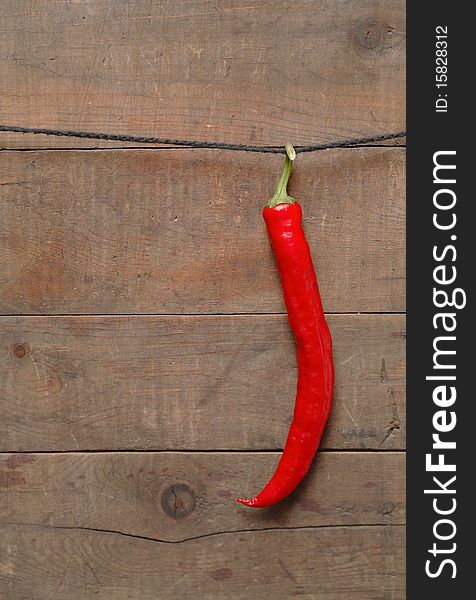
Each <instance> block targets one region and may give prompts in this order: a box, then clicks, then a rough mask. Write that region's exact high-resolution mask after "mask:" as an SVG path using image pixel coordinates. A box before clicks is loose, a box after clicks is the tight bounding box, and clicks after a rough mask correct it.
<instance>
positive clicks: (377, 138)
mask: <svg viewBox="0 0 476 600" xmlns="http://www.w3.org/2000/svg"><path fill="white" fill-rule="evenodd" d="M0 131H4V132H10V133H32V134H34V135H38V134H41V135H52V136H56V137H72V138H83V139H89V140H106V141H111V142H131V143H136V144H164V145H167V146H183V147H185V148H203V149H210V150H235V151H237V152H262V153H269V154H284V153H285V152H286V150H285V148H284V144H283V146H252V145H248V144H229V143H226V142H205V141H200V140H179V139H171V138H162V137H147V136H140V135H127V134H122V133H98V132H94V131H75V130H69V129H45V128H43V127H21V126H19V125H1V124H0ZM405 136H406V131H397V132H394V133H384V134H380V135H373V136H368V137H359V138H351V139H345V140H339V141H334V142H323V143H316V144H310V145H308V146H294V149H295V151H296V153H297V154H300V153H303V152H316V151H318V150H328V149H329V148H347V147H352V146H361V145H364V144H372V143H375V142H383V141H386V140H395V139H398V138H402V137H405Z"/></svg>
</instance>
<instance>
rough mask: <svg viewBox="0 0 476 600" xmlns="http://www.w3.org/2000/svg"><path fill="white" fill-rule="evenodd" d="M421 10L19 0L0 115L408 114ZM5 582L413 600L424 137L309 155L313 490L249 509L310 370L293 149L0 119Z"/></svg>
mask: <svg viewBox="0 0 476 600" xmlns="http://www.w3.org/2000/svg"><path fill="white" fill-rule="evenodd" d="M404 20H405V15H404V2H403V0H339V1H337V0H314V1H312V0H311V1H306V2H304V1H303V2H296V1H289V2H288V1H283V0H281V1H269V2H262V1H254V0H210V1H208V0H177V1H174V2H169V1H157V2H155V1H154V2H151V1H149V0H95V1H94V2H92V1H91V2H89V1H87V0H84V1H73V0H56V1H49V0H6V1H4V2H2V3H1V4H0V29H1V31H2V37H1V42H0V92H1V93H0V122H2V123H11V124H19V125H23V126H30V127H58V128H69V129H86V130H92V131H101V132H113V133H130V134H139V135H164V136H174V137H183V138H189V139H190V138H191V139H204V140H222V141H228V142H238V143H254V144H270V145H275V144H283V143H284V142H287V141H291V142H292V143H294V144H295V145H299V144H307V143H311V142H315V141H331V140H341V139H345V138H349V137H356V136H367V135H368V136H371V135H375V134H380V133H385V132H392V131H398V130H401V129H404V127H405V123H404V120H405V119H404V117H405V115H404ZM0 147H1V152H0V211H1V215H0V259H1V260H0V311H1V314H2V316H1V317H0V340H1V344H0V394H1V402H0V451H1V454H0V523H1V525H0V529H1V537H0V597H1V598H2V600H20V599H25V600H51V599H67V600H79V599H81V600H83V599H84V600H88V599H91V598H97V599H101V600H126V599H128V600H156V599H158V598H160V599H164V600H167V599H169V598H196V597H201V598H204V599H221V598H233V599H243V600H253V599H255V598H256V599H258V598H260V599H261V598H263V597H268V598H273V599H278V600H281V599H285V598H293V597H297V598H302V599H303V600H311V599H319V600H347V599H350V600H401V599H403V598H404V558H403V557H404V522H405V513H404V457H405V454H404V448H405V407H404V377H405V356H404V338H405V315H404V311H405V295H404V294H405V279H404V277H405V270H404V268H405V264H404V244H405V239H404V237H405V234H404V225H405V213H404V159H405V156H404V148H403V147H402V145H401V142H400V143H392V144H383V145H381V146H379V147H361V148H354V149H336V150H332V151H323V152H316V153H313V154H309V155H301V156H299V157H298V160H297V162H296V167H295V173H294V175H293V178H292V182H291V193H292V194H293V195H294V196H296V197H298V198H299V200H300V201H301V203H302V206H303V207H304V214H305V219H304V226H305V230H306V233H307V235H308V237H309V240H310V244H311V250H312V254H313V257H314V260H315V264H316V269H317V272H318V277H319V280H320V283H321V290H322V295H323V299H324V304H325V309H326V311H327V312H328V314H329V323H330V327H331V330H332V334H333V338H334V346H335V365H336V390H335V404H334V410H333V414H332V417H331V420H330V422H329V427H328V429H327V432H326V434H325V439H324V440H323V450H322V451H321V452H320V454H319V455H318V458H317V459H316V461H315V463H314V465H313V467H312V469H311V472H310V474H309V476H308V477H307V479H306V480H305V482H304V483H303V485H301V486H300V487H299V489H298V490H297V491H296V492H295V493H294V494H293V495H292V497H291V498H289V499H288V500H286V501H285V502H283V503H282V504H281V505H279V506H277V507H274V508H271V509H266V510H261V511H257V510H255V511H253V510H250V509H246V508H244V507H242V506H239V505H238V504H237V503H235V502H234V498H235V497H236V495H238V494H241V495H252V494H254V493H256V492H257V491H259V489H260V487H261V486H262V484H263V483H265V482H266V481H267V479H268V477H269V476H270V474H271V473H272V471H273V469H274V466H275V464H276V462H277V460H278V459H279V454H280V451H281V449H282V446H283V443H284V440H285V436H286V432H287V428H288V425H289V422H290V418H291V414H292V408H293V403H294V387H295V380H296V363H295V357H294V349H293V340H292V335H291V333H290V331H289V327H288V325H287V321H286V316H285V307H284V305H283V301H282V298H281V290H280V285H279V279H278V275H277V272H276V267H275V263H274V259H273V255H272V252H271V249H270V246H269V243H268V240H267V236H266V233H265V228H264V224H263V221H262V218H261V210H262V206H263V204H264V203H265V201H266V200H267V199H268V197H269V196H270V194H271V193H272V191H273V188H274V185H275V181H276V178H277V175H278V172H279V170H280V165H281V160H282V158H281V157H279V156H274V155H258V154H256V155H253V154H242V153H233V152H225V151H206V150H186V149H177V148H160V147H155V148H148V147H145V146H142V147H140V146H138V145H135V147H134V145H133V144H122V145H121V144H119V143H115V144H111V143H109V144H107V143H96V142H90V141H87V140H74V139H68V138H52V137H45V136H39V135H38V136H33V135H29V136H25V135H10V134H0Z"/></svg>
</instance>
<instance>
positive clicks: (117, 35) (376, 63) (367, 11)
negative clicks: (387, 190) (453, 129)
mask: <svg viewBox="0 0 476 600" xmlns="http://www.w3.org/2000/svg"><path fill="white" fill-rule="evenodd" d="M0 29H1V30H2V45H1V47H0V61H1V65H2V70H1V77H0V85H1V87H0V94H1V97H2V105H1V115H2V117H1V121H3V122H6V123H16V124H22V125H26V126H36V127H59V128H63V129H65V128H66V129H86V130H93V131H104V132H115V133H135V134H139V135H164V136H166V137H173V138H176V137H179V138H186V139H206V140H224V141H228V142H238V143H239V142H242V143H249V142H252V143H257V144H271V145H276V144H283V143H284V142H285V141H288V140H292V141H293V142H294V143H296V144H303V143H304V144H305V143H311V142H314V141H316V140H320V141H324V140H331V139H332V140H334V139H344V138H348V137H358V136H362V135H374V134H375V133H381V132H386V131H388V132H391V131H398V130H401V129H404V121H405V117H404V111H405V70H404V64H405V45H404V39H405V3H404V0H341V1H340V2H332V1H329V0H318V1H315V2H287V1H286V2H282V1H276V0H275V1H270V2H261V1H260V0H220V1H219V2H210V1H209V0H199V1H196V0H176V1H174V2H172V3H170V2H150V1H149V0H135V1H134V2H132V3H131V2H130V1H129V0H115V1H114V2H110V1H109V0H99V1H97V2H89V3H84V2H70V0H57V1H55V2H43V1H42V0H9V1H8V0H7V1H4V2H2V3H1V6H0ZM74 143H75V144H76V145H77V144H78V143H80V142H77V141H75V142H74ZM86 143H87V142H86ZM1 144H2V146H9V147H12V146H15V145H20V146H28V147H35V145H42V146H44V145H45V144H47V145H50V146H56V147H59V146H65V145H66V146H71V140H68V139H67V138H65V139H61V138H43V139H41V138H38V137H36V136H30V137H29V138H28V139H26V138H25V137H24V136H23V137H21V136H12V135H6V134H4V135H2V142H1ZM89 145H90V143H89Z"/></svg>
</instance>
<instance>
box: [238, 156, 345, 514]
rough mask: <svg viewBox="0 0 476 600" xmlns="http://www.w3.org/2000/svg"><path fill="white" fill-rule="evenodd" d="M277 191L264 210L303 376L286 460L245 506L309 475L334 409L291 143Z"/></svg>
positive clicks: (283, 492)
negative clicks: (293, 183) (293, 186)
mask: <svg viewBox="0 0 476 600" xmlns="http://www.w3.org/2000/svg"><path fill="white" fill-rule="evenodd" d="M286 152H287V155H286V158H285V162H284V168H283V173H282V175H281V178H280V180H279V183H278V187H277V189H276V193H275V194H274V196H273V197H272V198H271V200H270V201H269V202H268V204H267V205H266V208H265V209H264V211H263V216H264V220H265V221H266V225H267V229H268V234H269V237H270V239H271V244H272V247H273V250H274V253H275V255H276V260H277V264H278V269H279V273H280V275H281V283H282V286H283V292H284V300H285V302H286V307H287V311H288V320H289V324H290V326H291V329H292V331H293V333H294V337H295V339H296V349H297V362H298V381H297V393H296V404H295V409H294V418H293V421H292V423H291V427H290V429H289V433H288V437H287V440H286V444H285V447H284V451H283V454H282V456H281V460H280V461H279V464H278V466H277V468H276V471H275V473H274V475H273V476H272V478H271V479H270V481H269V482H268V484H267V485H266V486H265V487H264V489H263V490H262V491H261V492H260V493H259V494H258V495H257V496H256V497H255V498H252V499H249V500H244V499H243V498H237V501H238V502H241V503H242V504H245V505H246V506H253V507H258V508H259V507H263V506H271V505H272V504H275V503H276V502H279V500H282V499H283V498H285V497H286V496H288V495H289V494H290V493H291V492H292V491H293V490H294V489H295V488H296V486H297V485H298V484H299V483H300V482H301V480H302V479H303V478H304V476H305V475H306V473H307V471H308V470H309V467H310V466H311V463H312V460H313V458H314V455H315V453H316V451H317V448H318V447H319V442H320V440H321V436H322V432H323V431H324V427H325V425H326V422H327V419H328V417H329V414H330V411H331V404H332V390H333V387H334V365H333V362H332V339H331V335H330V333H329V328H328V327H327V323H326V321H325V318H324V311H323V309H322V303H321V298H320V295H319V288H318V286H317V279H316V274H315V271H314V267H313V264H312V258H311V253H310V251H309V244H308V243H307V240H306V237H305V235H304V231H303V228H302V224H301V221H302V210H301V207H300V206H299V204H298V203H297V202H296V201H295V200H294V198H291V197H290V196H288V194H287V182H288V179H289V176H290V174H291V169H292V160H293V159H294V157H295V152H294V149H293V148H292V146H287V147H286Z"/></svg>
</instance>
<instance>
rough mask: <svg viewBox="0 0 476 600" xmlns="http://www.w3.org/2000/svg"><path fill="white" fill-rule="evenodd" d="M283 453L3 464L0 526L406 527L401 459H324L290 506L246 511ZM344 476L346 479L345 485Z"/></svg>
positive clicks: (165, 534) (14, 459) (109, 456)
mask: <svg viewBox="0 0 476 600" xmlns="http://www.w3.org/2000/svg"><path fill="white" fill-rule="evenodd" d="M280 456H281V455H280V453H241V452H238V453H188V452H164V453H157V452H151V453H148V452H137V453H129V452H127V453H123V452H121V453H93V454H85V453H79V452H78V453H68V454H26V453H22V454H3V455H2V454H0V492H2V493H1V494H0V523H2V524H7V525H8V524H12V523H13V524H17V525H42V526H43V525H44V526H49V527H52V528H55V527H71V528H74V527H79V528H85V529H97V530H103V531H115V532H120V533H124V534H127V535H135V536H142V537H149V538H154V539H157V540H161V541H166V542H178V541H184V540H188V539H192V538H197V537H201V536H205V535H211V534H218V533H230V532H237V531H241V530H258V529H263V528H267V529H269V528H282V527H311V526H312V527H324V526H332V525H334V526H337V525H388V524H390V525H397V524H403V523H404V522H405V465H404V458H405V457H404V454H403V453H402V452H385V453H383V452H351V453H349V452H332V453H329V452H327V453H323V454H320V455H318V457H317V459H316V460H315V462H314V464H313V466H312V468H311V470H310V473H309V475H308V477H307V478H306V480H305V482H304V483H303V484H302V485H301V486H299V488H298V490H296V492H294V493H293V494H292V495H291V497H289V498H288V499H287V500H286V501H284V502H283V503H281V504H279V505H277V506H274V507H271V508H269V509H266V510H249V509H244V508H242V507H241V506H240V505H239V504H238V503H237V502H235V498H236V497H237V496H239V495H240V494H241V495H242V494H245V495H246V494H248V495H253V494H254V493H257V492H258V491H259V489H260V488H261V487H262V486H263V485H264V484H265V483H266V481H267V480H268V479H269V477H270V476H271V474H272V473H273V471H274V468H275V466H276V464H277V461H278V460H279V457H280ZM342 473H346V476H345V477H342Z"/></svg>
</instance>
